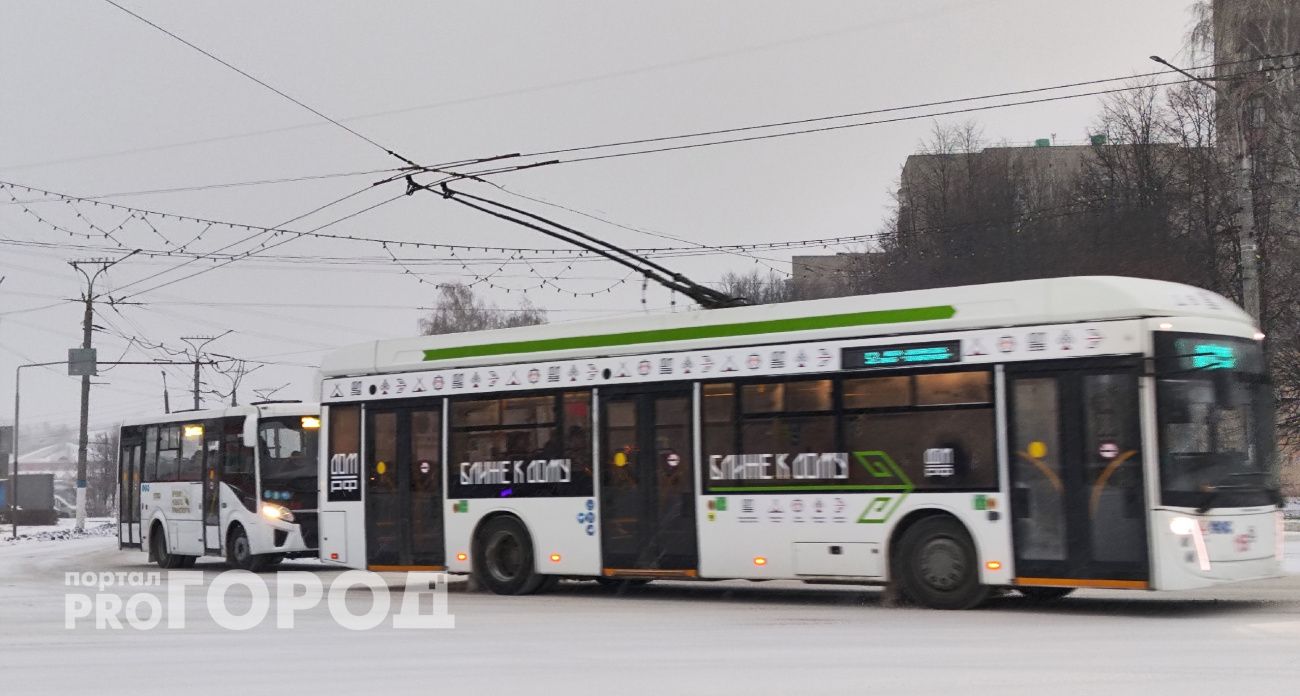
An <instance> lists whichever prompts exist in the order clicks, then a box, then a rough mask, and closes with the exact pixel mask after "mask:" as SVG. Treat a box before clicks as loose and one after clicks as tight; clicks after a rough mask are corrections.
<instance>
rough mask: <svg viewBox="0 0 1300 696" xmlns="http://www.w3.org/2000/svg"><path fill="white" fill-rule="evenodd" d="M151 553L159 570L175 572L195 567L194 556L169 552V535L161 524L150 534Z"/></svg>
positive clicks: (155, 526)
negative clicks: (179, 569)
mask: <svg viewBox="0 0 1300 696" xmlns="http://www.w3.org/2000/svg"><path fill="white" fill-rule="evenodd" d="M149 552H150V554H151V555H152V556H153V560H154V562H155V563H157V564H158V567H159V568H165V569H167V570H175V569H177V568H188V567H189V566H192V565H194V560H195V559H194V556H182V555H180V554H175V553H171V552H169V551H168V550H167V533H166V532H164V531H163V528H162V525H161V524H156V525H154V527H153V531H152V532H150V533H149ZM186 563H189V565H186Z"/></svg>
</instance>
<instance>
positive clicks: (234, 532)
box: [226, 524, 268, 573]
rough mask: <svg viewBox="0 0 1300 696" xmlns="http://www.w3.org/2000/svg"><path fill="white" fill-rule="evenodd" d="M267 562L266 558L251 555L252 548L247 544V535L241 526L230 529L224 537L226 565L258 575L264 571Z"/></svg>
mask: <svg viewBox="0 0 1300 696" xmlns="http://www.w3.org/2000/svg"><path fill="white" fill-rule="evenodd" d="M267 560H268V559H267V557H266V556H259V555H254V554H253V546H252V545H251V544H250V543H248V533H247V532H245V531H244V528H243V526H241V525H238V524H237V525H235V526H233V527H231V528H230V533H229V534H228V535H226V565H229V566H230V567H231V568H237V569H239V570H249V571H252V572H254V573H260V572H262V571H263V570H266V568H267V566H268V563H267Z"/></svg>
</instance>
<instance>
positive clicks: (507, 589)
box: [474, 516, 547, 595]
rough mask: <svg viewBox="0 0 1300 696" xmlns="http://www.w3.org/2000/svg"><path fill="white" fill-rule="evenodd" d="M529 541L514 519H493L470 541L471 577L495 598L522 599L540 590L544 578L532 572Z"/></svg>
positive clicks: (506, 517)
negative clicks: (472, 546)
mask: <svg viewBox="0 0 1300 696" xmlns="http://www.w3.org/2000/svg"><path fill="white" fill-rule="evenodd" d="M534 559H535V557H534V555H533V539H532V537H531V536H529V534H528V529H527V528H525V527H524V523H523V522H520V521H519V519H518V518H515V517H508V516H502V517H495V518H493V519H490V520H488V521H487V522H486V523H485V524H484V525H483V526H482V527H480V528H479V531H478V534H476V535H475V537H474V577H475V578H476V579H477V580H478V581H479V583H480V584H482V586H483V587H486V588H487V589H489V590H491V591H492V592H494V593H496V594H499V595H526V594H532V593H534V592H537V591H538V590H540V589H542V587H543V585H544V584H545V583H546V579H547V576H545V575H542V574H540V573H538V572H537V571H536V569H535V568H534V563H535V560H534Z"/></svg>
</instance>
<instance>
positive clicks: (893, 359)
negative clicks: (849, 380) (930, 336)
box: [841, 341, 961, 369]
mask: <svg viewBox="0 0 1300 696" xmlns="http://www.w3.org/2000/svg"><path fill="white" fill-rule="evenodd" d="M841 362H842V364H843V365H844V367H845V368H849V369H852V368H861V367H908V366H916V365H942V364H944V363H955V362H961V342H960V341H942V342H939V343H911V344H905V345H894V346H867V347H861V348H845V349H844V354H843V359H842V361H841Z"/></svg>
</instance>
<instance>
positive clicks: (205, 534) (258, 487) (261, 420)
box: [118, 402, 320, 571]
mask: <svg viewBox="0 0 1300 696" xmlns="http://www.w3.org/2000/svg"><path fill="white" fill-rule="evenodd" d="M319 434H320V407H319V405H318V404H315V403H310V404H308V403H297V402H279V403H261V404H254V405H252V406H234V407H230V408H224V409H215V410H206V411H183V412H179V413H172V414H169V415H165V416H159V417H155V418H151V419H138V420H134V421H130V422H127V423H124V424H123V425H122V430H121V452H120V454H119V457H118V503H119V505H120V517H119V525H118V547H119V548H138V549H144V550H147V551H148V552H149V559H150V560H152V561H156V562H157V563H158V565H159V566H162V567H163V568H182V567H188V566H191V565H193V564H194V561H195V559H197V558H198V557H199V556H224V557H225V559H226V560H227V562H228V563H229V564H230V565H231V566H233V567H236V568H241V569H244V570H253V571H258V570H264V569H266V568H269V567H271V566H273V565H275V564H276V563H278V562H279V561H280V560H281V559H283V558H286V557H294V556H310V557H313V558H314V557H316V505H317V501H318V499H319V497H318V495H317V485H318V482H319V475H318V466H317V460H318V458H319V455H318V444H317V443H318V442H319Z"/></svg>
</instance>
